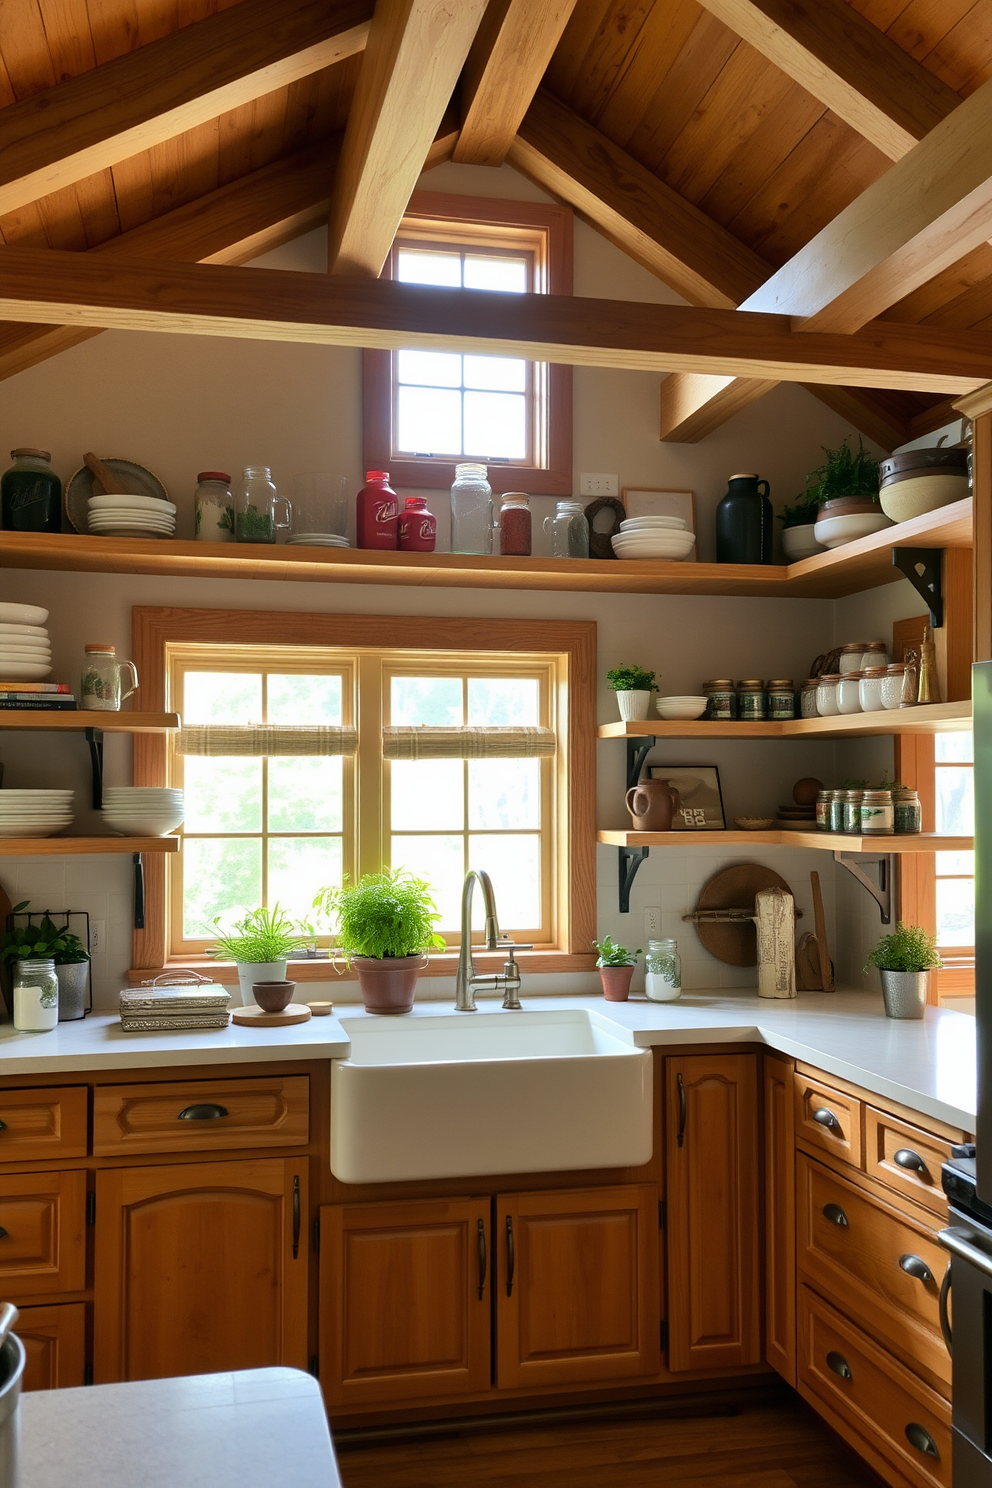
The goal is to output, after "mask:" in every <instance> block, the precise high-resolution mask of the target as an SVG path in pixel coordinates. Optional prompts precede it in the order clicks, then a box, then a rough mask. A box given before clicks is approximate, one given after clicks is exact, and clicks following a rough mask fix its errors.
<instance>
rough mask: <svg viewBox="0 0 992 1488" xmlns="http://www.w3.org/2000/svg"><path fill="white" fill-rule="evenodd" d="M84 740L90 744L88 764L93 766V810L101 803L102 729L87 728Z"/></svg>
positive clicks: (97, 808) (98, 808) (98, 807)
mask: <svg viewBox="0 0 992 1488" xmlns="http://www.w3.org/2000/svg"><path fill="white" fill-rule="evenodd" d="M86 742H87V744H88V745H89V746H90V764H91V766H92V768H93V810H94V811H99V810H100V807H101V806H102V805H103V729H98V728H88V729H87V730H86Z"/></svg>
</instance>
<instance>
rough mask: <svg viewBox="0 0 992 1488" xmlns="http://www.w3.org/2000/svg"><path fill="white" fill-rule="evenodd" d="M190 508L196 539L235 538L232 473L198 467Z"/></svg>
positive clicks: (225, 539) (216, 539)
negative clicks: (194, 523)
mask: <svg viewBox="0 0 992 1488" xmlns="http://www.w3.org/2000/svg"><path fill="white" fill-rule="evenodd" d="M196 482H197V484H196V493H195V495H194V496H193V509H194V514H195V518H196V531H195V536H196V539H197V541H198V542H233V541H234V497H233V496H232V495H231V477H230V476H229V475H227V474H225V472H224V471H223V470H201V471H200V473H199V475H198V476H197V477H196Z"/></svg>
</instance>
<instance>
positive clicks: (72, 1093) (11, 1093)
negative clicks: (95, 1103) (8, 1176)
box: [0, 1085, 87, 1163]
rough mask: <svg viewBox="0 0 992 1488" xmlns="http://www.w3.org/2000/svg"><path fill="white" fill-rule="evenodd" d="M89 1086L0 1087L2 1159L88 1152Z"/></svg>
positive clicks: (35, 1159) (44, 1159)
mask: <svg viewBox="0 0 992 1488" xmlns="http://www.w3.org/2000/svg"><path fill="white" fill-rule="evenodd" d="M86 1095H87V1091H86V1086H85V1085H66V1086H64V1087H61V1088H56V1089H51V1090H0V1123H2V1125H0V1163H6V1162H58V1161H59V1160H60V1159H61V1158H65V1157H85V1156H86Z"/></svg>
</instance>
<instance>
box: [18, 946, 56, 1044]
mask: <svg viewBox="0 0 992 1488" xmlns="http://www.w3.org/2000/svg"><path fill="white" fill-rule="evenodd" d="M58 1021H59V979H58V977H57V976H56V974H55V962H54V961H49V960H37V961H18V962H16V963H15V966H14V1027H15V1028H16V1029H17V1031H18V1033H47V1032H48V1031H49V1029H52V1028H55V1027H57V1026H58Z"/></svg>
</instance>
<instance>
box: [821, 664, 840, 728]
mask: <svg viewBox="0 0 992 1488" xmlns="http://www.w3.org/2000/svg"><path fill="white" fill-rule="evenodd" d="M839 681H840V672H826V673H825V674H824V675H823V676H822V677H820V678H819V679H818V680H817V684H816V711H817V713H818V715H819V716H820V718H836V716H837V713H838V711H839V710H838V707H837V683H838V682H839Z"/></svg>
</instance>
